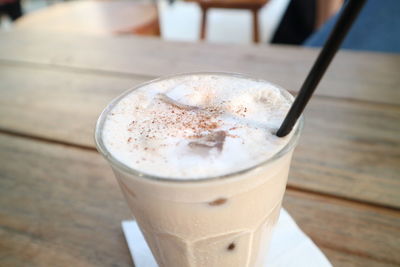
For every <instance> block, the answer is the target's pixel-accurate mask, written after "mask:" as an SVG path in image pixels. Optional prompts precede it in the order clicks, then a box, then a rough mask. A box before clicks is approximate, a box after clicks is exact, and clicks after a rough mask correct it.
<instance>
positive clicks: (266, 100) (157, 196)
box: [100, 74, 293, 267]
mask: <svg viewBox="0 0 400 267" xmlns="http://www.w3.org/2000/svg"><path fill="white" fill-rule="evenodd" d="M291 102H292V97H291V96H290V94H288V93H287V92H286V91H283V90H281V89H279V88H277V87H276V86H274V85H272V84H270V83H267V82H264V81H257V80H252V79H248V78H243V77H240V76H233V75H225V74H195V75H180V76H176V77H173V78H167V79H163V80H159V81H155V82H152V83H149V84H146V85H143V86H142V87H140V88H138V89H136V90H134V91H132V92H131V93H129V94H127V95H125V96H124V97H123V98H122V99H121V100H119V101H118V102H117V103H116V104H115V105H114V106H113V107H112V108H111V110H109V112H108V113H107V114H106V117H105V121H104V125H102V129H100V130H101V131H102V135H101V138H102V142H103V143H104V145H105V149H106V150H107V152H108V153H110V154H111V155H112V157H113V158H114V159H115V161H118V162H119V163H118V164H115V162H114V164H112V166H113V169H114V172H115V173H116V176H117V178H118V181H119V183H120V185H121V188H122V190H123V192H124V195H125V197H126V199H127V201H128V204H129V206H130V208H131V209H132V212H133V214H134V216H135V218H136V219H137V221H138V223H139V226H140V227H141V230H142V231H143V233H144V236H145V238H146V240H147V242H148V244H149V246H150V248H151V250H152V252H153V254H154V256H155V258H156V260H157V262H158V264H159V265H160V266H168V267H180V266H182V267H186V266H188V267H189V266H193V267H194V266H196V267H197V266H198V267H200V266H207V267H208V266H210V267H212V266H216V267H217V266H218V267H219V266H229V267H231V266H233V267H234V266H238V267H239V266H240V267H243V266H263V261H264V258H265V255H266V253H267V246H268V242H269V239H270V235H271V229H272V227H273V225H274V224H275V222H276V220H277V216H278V215H279V209H280V205H281V201H282V197H283V194H284V191H285V186H286V180H287V176H288V170H289V165H290V160H291V155H292V149H293V146H292V147H290V148H288V149H287V150H286V151H282V149H284V148H285V146H286V145H288V143H289V142H290V141H291V140H292V138H293V136H292V135H289V136H287V137H285V138H278V137H276V136H275V135H274V132H275V131H276V130H277V128H278V127H279V125H280V123H281V122H282V120H283V118H284V116H285V115H286V113H287V110H288V108H289V106H290V104H291ZM278 152H279V153H278ZM277 153H278V154H279V155H277ZM272 157H273V159H271V158H272ZM121 166H123V167H121ZM255 166H256V167H255ZM219 176H220V177H219ZM218 177H219V178H218Z"/></svg>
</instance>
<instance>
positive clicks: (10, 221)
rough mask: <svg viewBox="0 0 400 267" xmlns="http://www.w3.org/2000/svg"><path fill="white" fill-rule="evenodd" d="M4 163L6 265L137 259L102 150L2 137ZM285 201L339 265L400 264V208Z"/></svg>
mask: <svg viewBox="0 0 400 267" xmlns="http://www.w3.org/2000/svg"><path fill="white" fill-rule="evenodd" d="M0 161H1V162H2V166H1V173H0V177H1V179H0V190H1V192H0V193H1V197H0V236H1V238H0V248H1V249H0V259H1V263H2V264H5V265H4V266H13V265H38V266H55V265H57V266H60V265H62V266H71V264H73V265H75V266H98V265H102V266H115V265H118V266H129V265H130V264H131V260H130V257H129V253H128V250H127V247H126V244H125V241H124V237H123V235H122V231H121V227H120V222H121V220H123V219H127V218H130V213H129V211H128V207H127V205H126V204H125V202H124V201H123V199H122V194H121V193H120V190H119V188H118V185H117V183H116V180H115V178H114V176H113V174H112V172H111V169H110V167H109V166H108V164H107V163H106V162H105V160H104V159H102V158H101V156H100V155H99V154H98V153H96V152H94V151H91V150H83V149H79V148H74V147H70V146H65V145H58V144H53V143H46V142H36V141H34V140H29V139H26V138H20V137H13V136H9V135H3V134H0ZM284 206H285V207H286V208H287V209H288V211H289V212H290V213H291V214H292V215H293V217H294V218H295V220H296V221H297V222H298V224H299V225H300V227H301V228H302V229H303V230H304V231H305V232H306V233H307V234H308V235H309V236H310V237H311V238H312V239H313V240H314V241H315V242H316V243H317V245H318V246H320V247H321V248H322V249H323V251H325V249H327V251H328V252H329V253H328V255H333V257H332V258H330V259H331V260H332V263H333V264H334V266H340V265H335V264H336V263H341V262H343V261H346V260H348V259H347V257H346V255H348V254H355V255H357V257H358V258H361V259H362V260H361V261H356V262H353V263H354V266H372V265H371V264H374V263H375V262H379V263H380V264H381V265H380V266H394V265H396V264H400V255H399V254H398V245H399V240H400V217H399V214H398V213H397V212H395V211H392V210H386V209H380V208H375V207H371V206H369V205H363V204H356V203H352V202H350V201H346V200H338V199H336V198H329V197H324V196H320V195H316V194H309V193H304V192H299V191H296V190H290V189H289V190H288V191H287V194H286V196H285V200H284ZM338 241H340V242H338ZM21 255H22V256H21ZM336 260H337V262H335V261H336ZM362 264H368V265H362Z"/></svg>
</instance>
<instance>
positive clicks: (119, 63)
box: [0, 31, 400, 266]
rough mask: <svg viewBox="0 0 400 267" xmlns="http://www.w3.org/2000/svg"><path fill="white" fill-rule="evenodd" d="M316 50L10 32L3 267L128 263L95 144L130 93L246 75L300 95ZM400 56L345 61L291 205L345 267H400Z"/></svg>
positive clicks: (316, 102) (292, 187)
mask: <svg viewBox="0 0 400 267" xmlns="http://www.w3.org/2000/svg"><path fill="white" fill-rule="evenodd" d="M316 55H317V50H314V49H308V48H292V47H277V46H275V47H269V46H238V45H211V44H205V43H202V44H190V43H167V42H163V41H161V40H158V39H152V38H140V37H132V36H129V37H86V36H83V35H67V34H52V35H51V38H49V35H48V34H45V33H40V32H36V33H29V32H23V31H20V32H18V31H17V32H9V33H1V34H0V80H1V83H0V177H1V179H0V265H1V266H131V265H132V262H131V259H130V256H129V253H128V249H127V246H126V243H125V240H124V237H123V234H122V231H121V227H120V222H121V220H123V219H127V218H129V217H130V213H129V210H128V208H127V205H126V204H125V202H124V200H123V198H122V194H121V192H120V190H119V188H118V186H117V183H116V181H115V179H114V177H113V174H112V172H111V170H110V168H109V166H108V165H107V163H106V162H105V160H104V159H102V157H101V156H100V155H99V154H98V153H97V152H96V150H95V148H94V144H93V128H94V124H95V121H96V118H97V117H98V115H99V113H100V111H101V110H102V109H103V108H104V106H105V105H106V104H107V103H108V102H109V101H110V100H111V99H112V98H114V97H115V96H117V95H118V94H120V93H121V92H122V91H124V90H126V89H127V88H129V87H130V86H133V85H135V84H138V83H141V82H143V81H147V80H149V79H152V78H154V77H157V76H160V75H164V74H171V73H177V72H187V71H206V70H207V71H236V72H242V73H246V74H250V75H252V76H255V77H261V78H265V79H268V80H271V81H272V82H275V83H277V84H281V85H282V86H284V87H286V88H289V89H290V90H292V91H296V90H297V88H299V87H300V84H301V82H302V81H303V79H304V77H305V75H306V73H307V71H308V70H309V68H310V65H311V64H312V62H313V60H314V59H315V57H316ZM399 70H400V56H399V55H391V54H376V53H375V54H373V53H360V52H357V53H356V52H340V53H339V54H338V55H337V57H336V58H335V60H334V62H333V64H332V65H331V67H330V68H329V70H328V73H327V74H326V77H325V78H324V80H323V81H322V83H321V85H320V87H319V88H318V90H317V93H316V94H317V95H316V96H315V97H314V98H313V100H312V101H311V103H310V105H309V107H308V109H307V112H306V125H305V128H304V133H303V136H302V138H301V141H300V144H299V146H298V148H297V149H296V151H295V156H294V159H293V167H292V169H291V173H290V178H289V183H288V190H287V193H286V195H285V199H284V206H285V207H286V208H287V209H288V211H289V212H290V213H291V214H292V215H293V217H294V218H295V219H296V221H297V222H298V224H299V225H300V227H301V228H302V229H303V230H304V231H305V232H306V233H307V234H308V235H309V236H310V237H311V238H312V239H313V240H314V241H315V242H316V244H317V245H318V246H319V247H320V248H321V249H322V250H323V252H324V253H326V255H327V256H328V258H329V259H330V260H331V261H332V263H333V264H334V265H335V266H399V265H400V211H399V208H400V194H399V193H400V179H399V178H400V177H399V174H400V90H399V89H400V88H399V87H400V75H399Z"/></svg>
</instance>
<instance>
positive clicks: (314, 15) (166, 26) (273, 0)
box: [0, 0, 343, 44]
mask: <svg viewBox="0 0 400 267" xmlns="http://www.w3.org/2000/svg"><path fill="white" fill-rule="evenodd" d="M342 3H343V1H342V0H322V1H321V0H292V1H291V0H270V1H268V0H187V1H183V0H170V1H167V0H160V1H147V2H146V1H137V0H108V1H104V0H102V1H100V0H99V1H96V0H68V1H67V0H0V16H1V20H0V21H1V23H0V29H1V30H2V31H10V30H13V29H30V30H55V31H68V32H77V33H87V34H141V35H156V36H157V35H159V36H160V38H163V39H165V40H179V41H189V42H196V41H199V40H200V39H204V41H206V42H215V43H239V44H245V43H252V42H258V43H263V44H267V43H270V42H271V41H273V42H275V43H291V44H301V43H302V42H303V41H304V40H305V39H306V38H307V37H308V36H309V35H310V34H311V33H313V32H314V31H315V30H316V29H318V28H319V27H320V26H321V25H323V24H324V22H325V21H327V20H328V19H329V18H330V17H331V16H332V15H334V14H335V13H336V12H337V11H338V10H339V8H340V6H341V5H342ZM285 14H286V17H287V18H286V21H285V20H283V18H285ZM288 18H289V19H288ZM203 24H204V25H203ZM156 28H159V30H157V29H156ZM202 28H203V30H202ZM277 29H279V31H278V32H277ZM202 32H204V33H203V34H201V33H202ZM275 33H277V35H275V36H274V34H275ZM293 33H295V34H293ZM285 34H286V35H289V36H290V37H289V38H287V37H285ZM255 35H257V36H255ZM293 35H296V36H293Z"/></svg>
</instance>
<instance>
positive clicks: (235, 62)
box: [0, 31, 400, 104]
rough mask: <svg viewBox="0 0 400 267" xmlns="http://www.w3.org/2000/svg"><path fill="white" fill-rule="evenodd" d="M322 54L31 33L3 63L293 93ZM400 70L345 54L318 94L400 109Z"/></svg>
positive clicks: (378, 57)
mask: <svg viewBox="0 0 400 267" xmlns="http://www.w3.org/2000/svg"><path fill="white" fill-rule="evenodd" d="M49 36H50V37H51V38H49ZM61 48H62V49H61ZM317 53H318V50H316V49H311V48H298V47H291V46H286V47H285V46H268V45H262V46H261V45H260V46H253V45H217V44H207V43H195V44H194V43H185V42H163V41H161V40H159V39H157V38H143V37H133V36H132V37H131V36H129V37H128V36H125V37H118V38H117V37H115V38H110V37H89V36H85V35H70V34H57V33H51V34H49V33H39V32H35V33H31V32H25V31H22V32H19V31H15V32H10V33H3V34H1V35H0V60H12V61H23V62H32V63H46V64H49V65H51V66H69V67H76V68H83V69H91V70H97V71H105V72H111V73H119V74H120V73H125V74H137V75H146V76H150V77H154V76H160V75H167V74H176V73H180V72H192V71H228V72H240V73H245V74H248V75H251V76H252V77H257V78H264V79H267V80H269V81H271V82H274V83H276V84H279V85H281V86H282V87H285V88H286V89H288V90H290V91H297V90H298V88H300V85H301V83H302V82H303V81H304V79H305V77H306V74H307V73H308V71H309V69H310V66H311V64H312V63H313V62H314V60H315V58H316V56H317ZM399 69H400V55H396V54H380V53H363V52H346V51H340V52H339V53H338V54H337V55H336V57H335V59H334V61H333V62H332V64H331V66H330V67H329V69H328V71H327V73H326V75H325V76H324V79H323V80H322V82H321V84H320V86H319V88H318V90H317V91H316V94H319V95H324V96H333V97H341V98H349V99H357V100H365V101H373V102H380V103H389V104H400V90H397V89H398V87H399V85H400V75H398V70H399Z"/></svg>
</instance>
